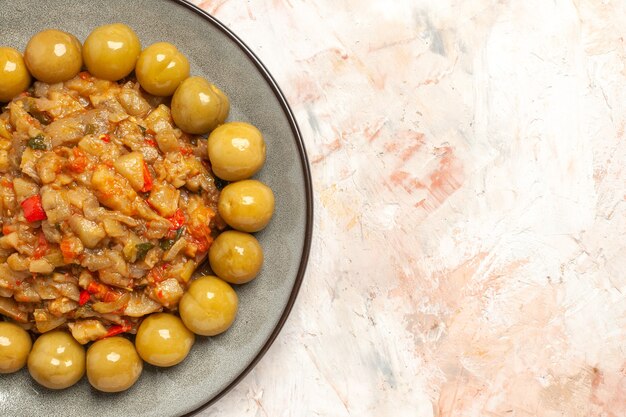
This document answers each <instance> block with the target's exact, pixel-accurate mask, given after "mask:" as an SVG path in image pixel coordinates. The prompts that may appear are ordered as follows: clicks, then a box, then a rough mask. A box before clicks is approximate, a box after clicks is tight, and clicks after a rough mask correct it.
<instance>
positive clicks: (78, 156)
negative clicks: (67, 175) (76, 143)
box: [68, 148, 89, 173]
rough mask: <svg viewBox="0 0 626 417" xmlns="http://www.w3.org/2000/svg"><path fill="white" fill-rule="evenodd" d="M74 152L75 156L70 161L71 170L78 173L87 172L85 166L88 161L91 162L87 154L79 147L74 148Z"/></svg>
mask: <svg viewBox="0 0 626 417" xmlns="http://www.w3.org/2000/svg"><path fill="white" fill-rule="evenodd" d="M72 152H73V154H74V158H72V159H70V162H69V163H68V167H69V169H70V171H73V172H77V173H81V172H85V167H86V166H87V163H89V160H88V159H87V156H86V155H85V153H84V152H83V151H82V150H80V149H79V148H74V149H72Z"/></svg>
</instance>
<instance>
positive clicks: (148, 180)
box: [140, 161, 152, 193]
mask: <svg viewBox="0 0 626 417" xmlns="http://www.w3.org/2000/svg"><path fill="white" fill-rule="evenodd" d="M150 190H152V174H150V170H149V169H148V165H146V162H145V161H144V162H143V187H142V188H141V190H140V191H141V192H142V193H147V192H148V191H150Z"/></svg>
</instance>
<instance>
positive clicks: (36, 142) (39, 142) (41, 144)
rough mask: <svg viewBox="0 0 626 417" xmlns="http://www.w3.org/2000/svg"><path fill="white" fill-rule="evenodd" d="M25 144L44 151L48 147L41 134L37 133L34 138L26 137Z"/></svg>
mask: <svg viewBox="0 0 626 417" xmlns="http://www.w3.org/2000/svg"><path fill="white" fill-rule="evenodd" d="M26 144H27V145H28V147H29V148H31V149H36V150H40V151H45V150H46V149H48V145H46V142H45V138H44V137H43V135H37V136H35V137H34V138H30V139H28V142H26Z"/></svg>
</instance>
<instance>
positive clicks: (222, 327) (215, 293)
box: [178, 276, 239, 336]
mask: <svg viewBox="0 0 626 417" xmlns="http://www.w3.org/2000/svg"><path fill="white" fill-rule="evenodd" d="M238 304H239V300H238V298H237V293H236V292H235V290H233V289H232V287H231V286H230V285H228V284H227V283H226V282H224V281H222V280H221V279H219V278H218V277H214V276H205V277H200V278H198V279H197V280H195V281H193V282H192V283H191V285H190V286H189V289H188V290H187V292H186V293H185V295H183V298H182V299H181V300H180V304H179V305H178V310H179V312H180V317H181V318H182V319H183V322H184V323H185V326H187V328H188V329H189V330H191V331H192V332H194V333H196V334H199V335H202V336H215V335H217V334H220V333H222V332H224V331H226V330H227V329H228V328H229V327H230V325H231V324H233V321H235V316H236V315H237V306H238Z"/></svg>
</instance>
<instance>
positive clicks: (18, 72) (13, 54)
mask: <svg viewBox="0 0 626 417" xmlns="http://www.w3.org/2000/svg"><path fill="white" fill-rule="evenodd" d="M29 85H30V73H29V72H28V69H27V68H26V64H25V63H24V58H22V55H21V54H20V53H19V52H18V51H17V50H15V49H13V48H9V47H0V103H2V102H7V101H10V100H11V99H12V98H13V97H15V96H16V95H18V94H20V93H21V92H23V91H24V90H26V89H27V88H28V86H29Z"/></svg>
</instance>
